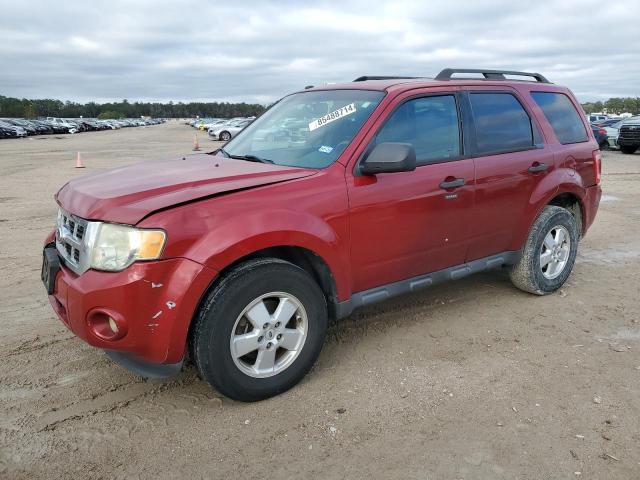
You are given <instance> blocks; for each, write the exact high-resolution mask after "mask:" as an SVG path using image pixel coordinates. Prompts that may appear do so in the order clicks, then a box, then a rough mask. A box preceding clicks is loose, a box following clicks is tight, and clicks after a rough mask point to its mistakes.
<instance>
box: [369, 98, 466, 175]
mask: <svg viewBox="0 0 640 480" xmlns="http://www.w3.org/2000/svg"><path fill="white" fill-rule="evenodd" d="M382 142H402V143H410V144H412V145H413V148H415V151H416V161H417V163H418V165H426V164H428V163H436V162H441V161H447V160H451V159H454V158H457V157H459V156H460V129H459V127H458V110H457V108H456V99H455V97H454V96H453V95H442V96H429V97H421V98H416V99H413V100H409V101H407V102H405V103H403V104H402V105H400V106H399V107H398V108H397V109H396V110H395V111H394V112H393V114H391V116H390V117H389V119H388V120H387V122H386V123H385V124H384V126H383V127H382V129H381V130H380V131H379V132H378V134H377V135H376V138H375V143H376V144H378V143H382Z"/></svg>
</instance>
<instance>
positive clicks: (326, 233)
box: [46, 80, 600, 363]
mask: <svg viewBox="0 0 640 480" xmlns="http://www.w3.org/2000/svg"><path fill="white" fill-rule="evenodd" d="M323 89H324V90H327V89H343V90H344V89H367V90H379V91H383V92H385V96H384V98H383V99H382V100H381V101H380V103H379V105H378V106H377V107H376V109H375V111H374V112H373V113H372V114H371V116H370V117H369V118H368V120H366V121H365V123H364V125H363V126H362V128H361V129H360V130H359V131H358V132H357V133H356V135H355V137H354V138H353V140H352V141H351V143H350V144H349V145H348V146H347V147H346V149H345V150H344V151H343V153H342V154H341V155H340V156H339V158H338V159H337V161H335V162H334V163H333V164H331V165H330V166H328V167H326V168H324V169H320V170H313V169H306V168H292V167H283V166H277V165H266V164H259V163H252V162H247V161H238V160H232V159H228V158H224V157H223V156H222V155H205V154H199V155H192V156H187V157H186V158H185V159H177V160H171V161H166V162H155V163H144V164H139V165H135V166H131V167H125V168H119V169H115V170H112V171H110V172H106V173H98V174H93V175H90V176H87V177H83V178H79V179H76V180H73V181H71V182H69V183H68V184H66V185H65V186H64V187H63V188H62V189H61V190H60V192H59V193H58V194H57V196H56V199H57V202H58V203H59V205H60V206H61V207H62V208H63V209H65V210H66V211H68V212H70V213H71V214H73V215H76V216H78V217H81V218H84V219H91V220H101V221H107V222H115V223H122V224H129V225H135V226H137V227H140V228H153V229H162V230H164V231H165V232H166V234H167V243H166V246H165V248H164V250H163V252H162V256H161V259H159V260H157V261H151V262H136V263H134V264H133V265H131V266H130V267H128V268H127V269H126V270H124V271H122V272H118V273H109V272H99V271H93V270H89V271H87V272H85V273H83V274H81V275H76V274H74V273H73V272H71V271H70V270H69V269H68V268H66V267H65V266H64V265H63V266H62V268H61V272H60V273H59V274H58V277H57V279H56V283H55V285H56V288H55V291H54V293H53V295H51V296H50V300H51V303H52V305H53V307H54V309H55V311H56V312H57V313H58V315H59V316H60V318H61V319H62V320H63V322H64V323H65V325H67V326H68V327H69V328H70V329H71V330H72V331H73V332H74V333H75V334H76V335H78V336H79V337H80V338H82V339H83V340H85V341H86V342H88V343H89V344H91V345H93V346H96V347H99V348H103V349H108V350H116V351H122V352H126V353H128V354H132V355H135V356H136V357H138V358H140V359H142V360H144V361H146V362H150V363H175V362H178V361H180V359H181V358H182V356H183V354H184V352H185V344H186V339H187V334H188V329H189V325H190V323H191V321H192V319H193V317H194V315H196V314H197V310H198V305H199V302H200V301H201V299H202V298H203V296H204V295H205V293H206V291H207V289H208V288H209V286H210V285H211V284H212V283H213V282H214V281H215V279H216V278H217V276H218V274H219V272H221V271H224V270H225V269H228V268H229V267H230V266H231V265H233V264H234V263H236V262H238V261H239V260H241V259H243V258H246V257H247V256H249V255H251V254H253V253H255V252H258V251H261V250H265V249H269V248H274V247H283V246H286V247H298V248H301V249H304V250H305V251H308V252H312V253H313V254H314V255H315V256H317V258H318V259H321V261H322V262H323V264H324V265H326V267H327V269H328V271H329V272H330V278H331V282H332V284H333V288H334V291H333V293H332V295H329V296H328V298H327V301H328V302H330V303H331V302H334V303H340V302H347V301H348V300H349V299H350V298H351V297H352V296H353V294H355V293H357V292H363V291H366V290H368V289H372V288H375V287H377V286H380V285H385V284H390V283H393V282H396V281H399V280H403V279H407V278H410V277H414V276H416V275H420V274H424V273H428V272H434V271H438V270H441V269H444V268H447V267H451V266H455V265H461V264H465V262H470V261H473V260H476V259H480V258H483V257H487V256H490V255H492V254H496V253H499V252H505V251H509V252H517V251H519V250H520V249H521V248H522V247H523V244H524V242H525V240H526V238H527V234H528V232H529V228H530V226H531V224H532V222H533V221H534V220H535V218H536V217H537V216H538V214H539V213H540V212H541V210H542V209H543V208H544V206H546V205H547V204H549V203H550V202H551V201H552V200H553V199H554V198H558V196H559V195H562V194H570V195H571V196H573V198H576V199H577V200H578V201H579V205H580V207H581V214H582V219H581V220H582V222H581V226H582V232H581V233H582V234H585V233H586V231H587V229H588V228H589V226H590V225H591V224H592V222H593V219H594V217H595V214H596V211H597V208H598V203H599V200H600V187H599V186H598V185H597V184H596V180H595V173H594V172H595V168H594V155H593V152H594V151H595V150H597V149H598V146H597V144H596V142H595V140H594V138H593V134H592V133H591V129H590V128H588V125H587V124H586V122H585V120H584V118H582V121H583V123H584V126H585V129H586V131H587V134H588V140H587V141H586V142H581V143H575V144H571V145H562V144H561V143H560V142H559V141H558V139H557V138H556V136H555V134H554V130H553V128H552V127H551V125H550V124H549V122H548V121H547V119H546V118H545V116H544V114H543V112H542V110H541V109H540V107H538V106H537V104H536V103H535V102H534V101H532V99H531V96H530V93H531V92H532V91H536V92H540V91H543V92H544V91H547V92H560V93H563V94H565V95H567V96H568V97H569V98H570V99H571V102H572V103H573V105H574V106H575V108H576V109H577V110H578V111H580V110H579V109H580V106H579V105H578V103H577V102H576V100H575V99H574V97H573V95H572V94H571V93H570V91H569V90H568V89H566V88H563V87H558V86H555V85H552V84H545V83H536V82H518V81H497V80H450V81H429V80H370V81H365V82H354V83H349V84H341V85H333V86H328V87H322V88H319V89H313V90H312V91H317V90H323ZM472 91H501V92H504V91H507V92H510V93H511V94H513V95H514V96H516V98H517V99H518V100H519V102H520V103H521V104H522V105H523V106H524V107H525V109H526V111H527V113H528V114H529V115H530V117H531V119H532V121H533V122H534V123H535V126H536V128H537V129H538V130H539V132H540V134H541V137H542V138H541V141H542V145H541V147H540V148H536V149H530V150H526V151H517V152H510V153H502V154H498V155H488V156H472V155H468V156H466V157H465V158H461V159H459V160H456V161H448V162H443V163H434V164H429V165H424V166H419V167H418V168H417V169H416V170H415V171H412V172H399V173H389V174H382V175H370V176H363V175H359V174H358V172H357V168H356V165H357V163H358V161H359V159H360V158H361V157H362V156H363V154H364V153H365V150H366V148H367V146H368V145H369V144H370V142H371V141H372V139H373V138H374V136H375V134H376V132H377V131H378V130H379V129H380V127H381V126H382V125H383V124H384V122H385V120H386V119H387V118H388V117H389V115H390V114H391V113H392V112H393V111H394V109H395V108H396V107H397V106H398V105H399V104H401V103H402V102H403V101H404V100H406V99H408V98H413V97H417V96H421V95H431V94H434V93H456V92H472ZM581 117H583V116H582V115H581ZM537 163H545V164H547V165H548V166H549V167H550V168H549V169H548V170H547V171H546V172H544V173H540V174H536V173H530V172H529V171H528V168H529V167H530V166H531V165H535V164H537ZM449 177H451V178H455V177H462V178H465V179H466V183H465V185H464V186H463V187H462V188H459V189H457V190H456V191H455V194H456V195H455V198H454V197H447V195H448V194H449V193H450V192H447V191H444V190H442V189H441V188H440V187H439V184H440V182H442V181H443V180H445V179H447V178H449ZM452 198H454V200H453V201H452V200H451V199H452ZM52 240H53V236H50V237H49V238H48V239H47V241H46V243H47V244H49V243H51V242H52ZM167 302H172V303H173V304H175V307H173V308H169V307H167ZM96 307H103V308H108V309H110V310H113V311H117V312H118V314H119V315H121V316H123V317H126V318H127V319H128V331H127V334H126V335H125V336H124V337H123V338H121V339H118V340H114V341H108V340H104V339H100V338H97V337H96V336H95V335H93V334H92V333H91V331H90V329H89V327H88V323H87V318H88V315H89V314H90V312H91V311H92V309H95V308H96ZM159 312H160V313H159Z"/></svg>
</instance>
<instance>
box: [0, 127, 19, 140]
mask: <svg viewBox="0 0 640 480" xmlns="http://www.w3.org/2000/svg"><path fill="white" fill-rule="evenodd" d="M17 136H18V134H17V133H16V131H15V130H14V129H13V128H10V127H7V126H4V125H3V124H2V123H0V138H16V137H17Z"/></svg>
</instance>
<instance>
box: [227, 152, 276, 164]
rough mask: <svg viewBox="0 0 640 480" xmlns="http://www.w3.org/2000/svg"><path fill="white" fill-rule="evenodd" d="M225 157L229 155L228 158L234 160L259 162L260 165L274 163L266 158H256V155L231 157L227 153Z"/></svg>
mask: <svg viewBox="0 0 640 480" xmlns="http://www.w3.org/2000/svg"><path fill="white" fill-rule="evenodd" d="M225 153H227V152H225ZM227 155H229V157H230V158H234V159H236V160H247V161H249V162H260V163H275V162H274V161H273V160H269V159H268V158H262V157H258V156H257V155H231V154H230V153H227Z"/></svg>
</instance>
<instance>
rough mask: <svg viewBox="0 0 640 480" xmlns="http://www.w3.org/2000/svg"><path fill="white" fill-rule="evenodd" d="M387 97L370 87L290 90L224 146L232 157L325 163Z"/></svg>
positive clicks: (310, 164)
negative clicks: (364, 88)
mask: <svg viewBox="0 0 640 480" xmlns="http://www.w3.org/2000/svg"><path fill="white" fill-rule="evenodd" d="M383 97H384V92H379V91H371V90H321V91H310V92H301V93H295V94H293V95H289V96H288V97H285V98H283V99H282V100H281V101H279V102H278V103H276V104H275V105H274V106H273V107H271V108H270V109H269V110H267V111H266V112H265V113H264V114H263V115H262V116H261V117H259V118H258V119H256V120H255V121H254V122H253V123H252V124H251V125H249V126H248V127H247V128H245V129H244V130H243V131H242V132H241V133H240V134H238V136H237V137H236V138H234V139H233V140H231V141H230V142H229V143H228V144H227V145H226V146H225V147H224V152H223V153H226V154H227V155H228V156H230V157H232V158H233V157H237V158H247V157H249V158H253V159H260V160H262V161H265V162H268V163H275V164H277V165H288V166H293V167H304V168H325V167H327V166H329V165H331V164H332V163H333V162H335V161H336V160H337V159H338V157H339V156H340V154H341V153H342V152H343V151H344V149H345V148H347V146H348V145H349V144H350V143H351V140H353V137H354V136H355V135H356V133H357V132H358V131H359V130H360V128H361V127H362V125H363V124H364V122H365V121H366V120H367V119H368V118H369V116H370V115H371V113H372V112H373V111H374V110H375V108H376V107H377V106H378V104H379V103H380V100H382V98H383Z"/></svg>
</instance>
